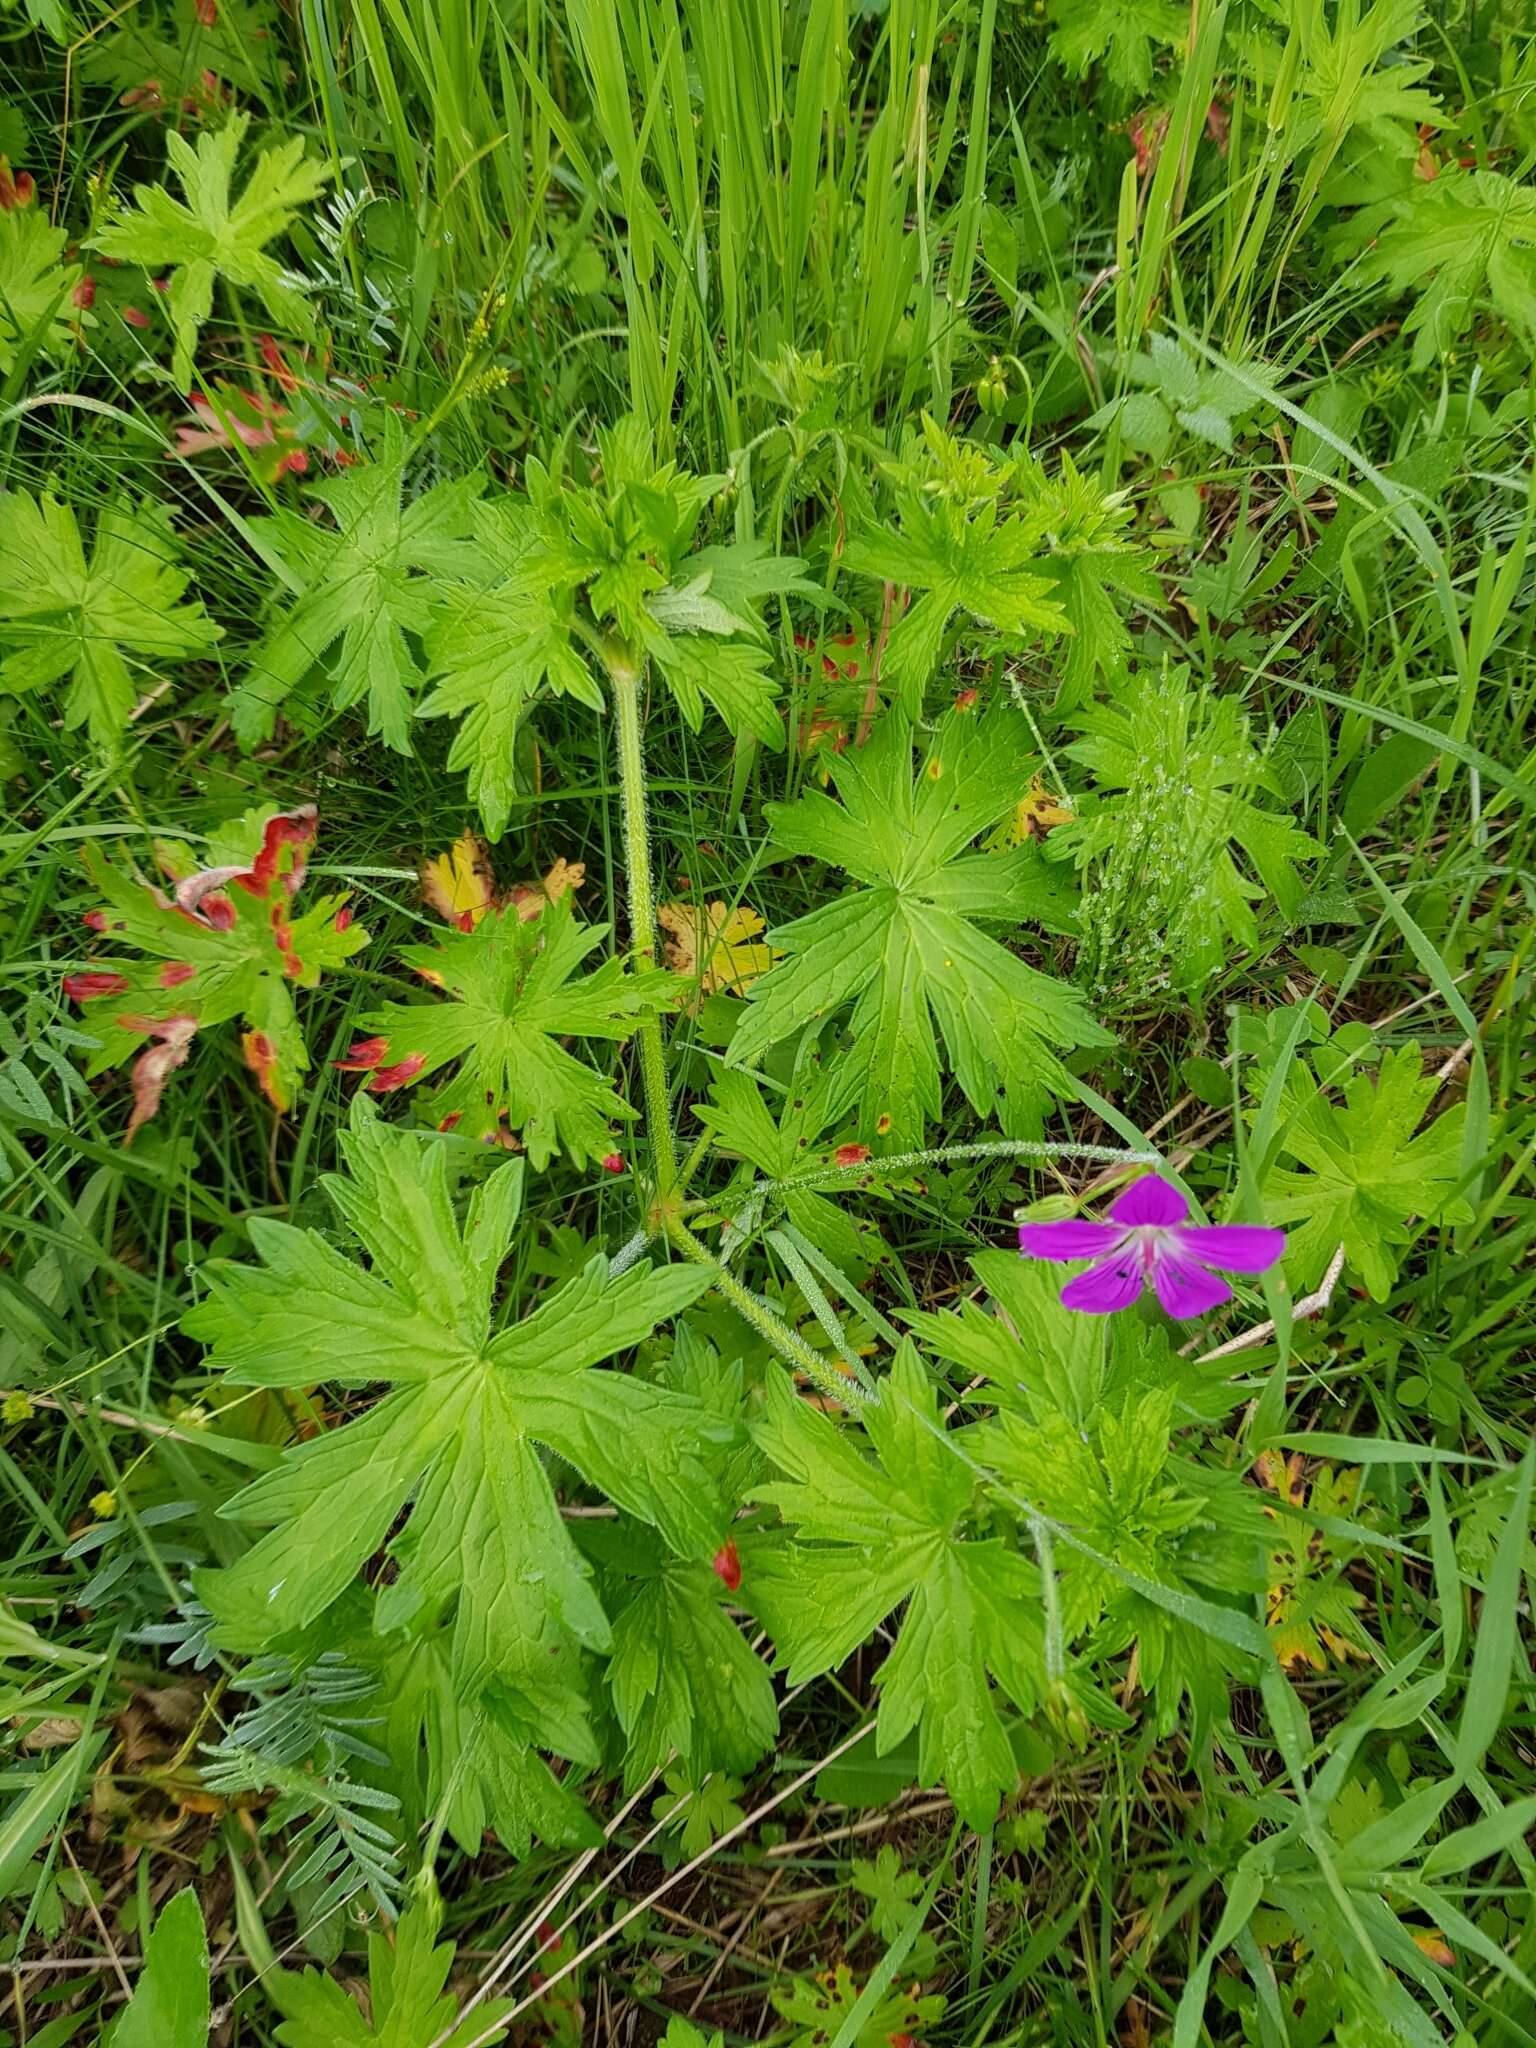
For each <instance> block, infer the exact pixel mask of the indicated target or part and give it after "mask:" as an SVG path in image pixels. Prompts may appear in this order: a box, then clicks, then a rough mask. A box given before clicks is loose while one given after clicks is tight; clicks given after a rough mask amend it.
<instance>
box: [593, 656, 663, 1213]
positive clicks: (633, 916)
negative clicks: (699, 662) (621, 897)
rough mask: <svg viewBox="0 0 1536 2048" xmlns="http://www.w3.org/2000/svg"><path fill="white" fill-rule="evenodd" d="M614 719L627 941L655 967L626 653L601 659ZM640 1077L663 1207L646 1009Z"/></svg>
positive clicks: (655, 1064)
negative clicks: (627, 917)
mask: <svg viewBox="0 0 1536 2048" xmlns="http://www.w3.org/2000/svg"><path fill="white" fill-rule="evenodd" d="M604 665H605V667H606V668H607V670H608V681H609V683H610V685H611V686H612V689H613V703H614V709H615V711H616V712H617V714H618V731H619V789H620V794H621V797H622V802H623V811H624V866H625V882H626V887H627V890H628V898H629V942H630V945H631V947H632V948H633V951H634V955H635V959H636V961H637V963H638V964H639V965H640V966H641V967H642V968H646V967H654V966H655V964H656V899H655V894H654V891H653V889H652V885H651V842H650V833H649V831H648V829H647V820H646V802H645V754H644V751H643V748H642V746H641V738H640V686H641V669H640V664H639V662H638V661H637V660H636V659H635V658H633V657H632V656H631V655H630V654H629V652H628V650H625V649H618V648H614V647H609V648H608V649H607V650H606V651H605V654H604ZM639 1039H640V1078H641V1085H642V1087H643V1089H644V1091H645V1127H646V1135H647V1137H648V1138H649V1139H650V1144H651V1158H652V1161H653V1162H654V1166H655V1172H656V1198H657V1201H658V1202H663V1203H664V1202H665V1201H666V1200H667V1199H668V1198H669V1197H670V1195H671V1194H672V1192H673V1190H674V1189H675V1188H676V1186H677V1143H676V1140H675V1139H674V1137H673V1135H672V1107H671V1103H670V1102H669V1100H668V1096H667V1056H666V1049H665V1047H664V1046H663V1043H662V1037H661V1019H660V1018H659V1017H658V1016H657V1014H656V1012H655V1011H654V1010H648V1011H647V1012H646V1014H645V1017H644V1019H643V1020H642V1022H641V1025H640V1031H639Z"/></svg>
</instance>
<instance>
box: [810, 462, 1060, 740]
mask: <svg viewBox="0 0 1536 2048" xmlns="http://www.w3.org/2000/svg"><path fill="white" fill-rule="evenodd" d="M897 506H898V511H899V515H900V524H899V527H898V528H895V529H892V528H878V529H875V530H873V531H871V532H868V533H865V534H861V535H860V536H859V537H858V538H857V539H856V540H854V541H851V542H850V543H849V545H848V547H847V549H846V550H845V551H844V555H843V563H844V567H845V568H848V569H851V570H853V571H854V572H855V573H856V574H860V575H865V576H878V577H880V578H881V579H882V580H883V581H885V582H887V583H892V584H896V585H898V586H899V587H901V588H903V589H906V590H911V591H914V592H916V593H917V595H916V596H915V597H914V598H913V601H912V603H911V604H910V605H909V606H908V607H907V609H906V611H905V612H903V613H902V615H901V616H900V618H898V619H897V620H896V621H895V623H894V624H893V625H892V627H891V631H890V636H889V638H888V640H887V642H886V648H885V660H884V663H883V667H884V672H885V675H886V677H887V678H888V679H889V681H890V682H892V683H893V684H895V686H896V687H897V688H898V689H899V691H900V692H901V701H902V704H903V706H904V708H905V709H906V711H907V713H908V715H909V716H910V717H912V718H916V717H918V716H919V715H920V713H921V711H922V708H923V694H924V692H925V691H926V689H927V687H928V684H929V682H930V680H931V679H932V676H933V673H934V670H935V669H936V668H937V667H938V665H939V660H940V657H941V655H942V654H943V652H944V646H945V639H946V636H947V634H948V631H949V626H950V621H951V620H952V619H953V618H954V616H955V614H956V613H957V612H959V613H962V614H964V615H965V617H966V618H968V619H970V620H974V621H979V622H980V623H981V624H982V625H983V626H985V627H988V628H990V629H991V631H992V632H994V633H998V634H1003V635H1007V636H1010V637H1014V638H1016V637H1017V636H1019V635H1022V634H1025V633H1030V632H1033V633H1064V632H1067V631H1068V630H1069V629H1070V624H1071V622H1070V620H1069V619H1068V617H1067V615H1066V613H1065V612H1064V611H1063V610H1062V608H1061V605H1060V604H1059V603H1058V602H1057V600H1056V597H1055V595H1054V579H1053V577H1052V576H1051V574H1050V572H1049V568H1048V565H1047V563H1046V562H1045V561H1044V560H1043V559H1042V558H1041V555H1040V547H1041V542H1042V540H1043V539H1044V535H1045V522H1044V520H1043V519H1042V518H1041V517H1039V516H1038V515H1037V514H1034V513H1026V514H1023V515H1019V514H1010V513H1007V512H1004V511H1002V510H1001V509H1000V507H999V506H998V505H997V504H995V503H986V502H983V503H981V504H970V503H956V502H954V501H951V500H946V499H942V498H932V499H930V498H927V497H925V496H924V495H923V494H922V492H921V491H916V490H913V491H904V492H901V493H900V494H899V495H898V498H897Z"/></svg>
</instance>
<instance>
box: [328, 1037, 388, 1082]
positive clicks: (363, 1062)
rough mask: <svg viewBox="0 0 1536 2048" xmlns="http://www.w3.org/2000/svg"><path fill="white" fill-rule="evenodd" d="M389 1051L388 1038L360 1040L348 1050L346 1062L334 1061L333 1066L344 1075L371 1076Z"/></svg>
mask: <svg viewBox="0 0 1536 2048" xmlns="http://www.w3.org/2000/svg"><path fill="white" fill-rule="evenodd" d="M388 1051H389V1040H388V1039H387V1038H360V1039H358V1041H357V1043H356V1044H355V1045H353V1046H350V1047H349V1048H348V1051H347V1056H346V1058H345V1059H344V1060H332V1061H331V1065H332V1066H333V1067H338V1068H339V1069H340V1070H341V1072H342V1073H344V1074H371V1073H372V1072H373V1070H374V1068H375V1067H376V1066H378V1064H379V1062H380V1061H381V1060H382V1059H383V1057H384V1055H385V1053H387V1052H388Z"/></svg>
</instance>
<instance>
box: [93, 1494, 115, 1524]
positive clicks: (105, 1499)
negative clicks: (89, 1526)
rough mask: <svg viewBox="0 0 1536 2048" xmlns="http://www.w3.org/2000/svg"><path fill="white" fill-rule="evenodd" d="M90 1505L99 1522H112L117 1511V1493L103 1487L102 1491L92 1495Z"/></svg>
mask: <svg viewBox="0 0 1536 2048" xmlns="http://www.w3.org/2000/svg"><path fill="white" fill-rule="evenodd" d="M89 1505H90V1510H91V1513H92V1514H93V1515H94V1516H95V1517H96V1519H97V1521H98V1522H110V1521H111V1519H112V1517H113V1516H114V1515H115V1514H116V1513H117V1495H116V1494H115V1493H112V1492H110V1491H109V1490H108V1489H107V1488H105V1487H103V1488H102V1490H101V1492H100V1493H93V1494H92V1495H91V1498H90V1503H89Z"/></svg>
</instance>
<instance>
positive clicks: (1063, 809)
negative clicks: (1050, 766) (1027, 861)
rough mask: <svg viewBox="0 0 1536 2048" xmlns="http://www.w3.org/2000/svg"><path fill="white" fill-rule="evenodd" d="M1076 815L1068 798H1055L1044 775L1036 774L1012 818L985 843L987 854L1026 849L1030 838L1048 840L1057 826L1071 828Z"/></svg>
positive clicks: (1003, 823)
mask: <svg viewBox="0 0 1536 2048" xmlns="http://www.w3.org/2000/svg"><path fill="white" fill-rule="evenodd" d="M1075 815H1076V813H1075V812H1074V811H1073V809H1072V806H1071V805H1070V804H1069V803H1068V802H1067V801H1066V799H1065V798H1064V797H1059V796H1053V795H1052V793H1051V792H1050V790H1048V789H1047V788H1046V786H1045V778H1044V776H1043V775H1036V776H1034V777H1032V778H1031V780H1030V785H1029V789H1028V791H1027V792H1026V794H1025V795H1023V796H1021V797H1020V798H1019V800H1018V802H1017V803H1016V804H1015V805H1014V807H1013V813H1012V816H1010V817H1007V818H1004V820H1003V822H1002V823H1001V824H1000V825H999V826H998V828H997V830H996V831H995V832H993V833H992V834H991V836H990V837H989V838H988V839H987V841H986V842H985V843H986V848H987V851H988V852H989V853H1001V852H1002V851H1003V849H1004V848H1005V847H1009V846H1022V845H1023V844H1024V842H1025V841H1026V840H1027V839H1044V838H1045V836H1046V834H1047V833H1048V832H1049V831H1050V830H1051V828H1052V827H1053V826H1055V825H1070V824H1071V822H1072V820H1073V818H1074V816H1075Z"/></svg>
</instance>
